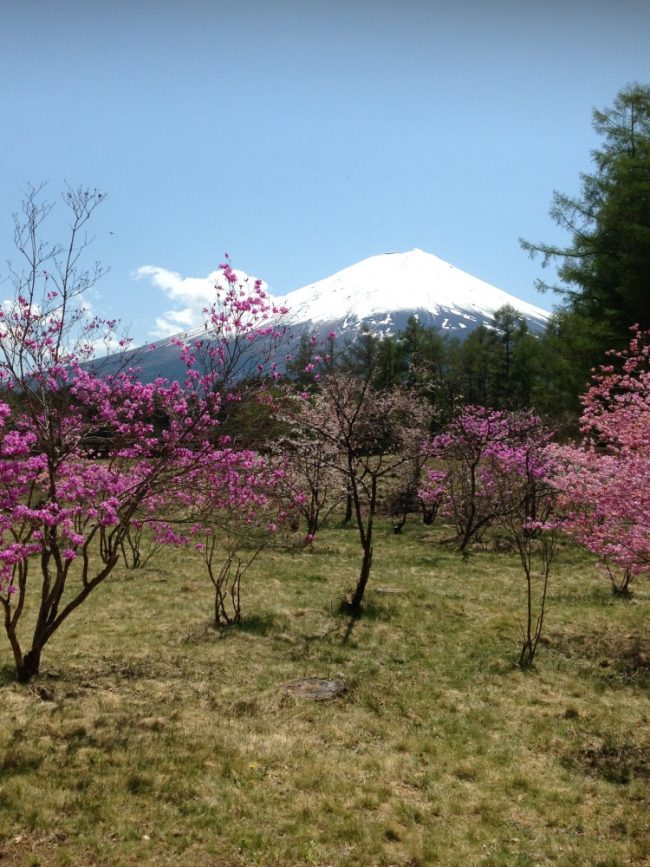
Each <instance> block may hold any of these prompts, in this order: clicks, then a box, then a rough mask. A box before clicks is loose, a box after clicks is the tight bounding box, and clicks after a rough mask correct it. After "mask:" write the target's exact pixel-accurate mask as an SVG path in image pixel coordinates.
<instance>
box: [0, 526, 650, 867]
mask: <svg viewBox="0 0 650 867" xmlns="http://www.w3.org/2000/svg"><path fill="white" fill-rule="evenodd" d="M444 536H445V528H444V527H442V528H437V527H433V528H431V527H424V526H423V525H422V524H421V523H419V522H418V521H417V520H415V519H413V520H412V522H410V523H408V524H407V525H406V527H405V528H404V531H403V533H402V534H401V535H395V534H393V532H392V530H391V528H390V526H389V524H388V522H385V523H382V522H380V523H379V524H378V527H377V538H376V543H375V558H374V565H373V573H372V576H371V579H370V583H369V585H368V590H367V595H366V604H365V610H364V614H363V616H362V617H361V618H360V619H357V620H353V619H350V618H349V617H348V616H347V615H345V614H342V613H340V611H339V603H340V600H341V598H342V597H343V595H344V594H345V593H346V592H347V591H349V590H350V589H351V588H352V587H353V586H354V583H355V580H356V578H357V574H358V568H359V562H360V552H359V546H358V537H357V535H356V532H355V531H354V530H353V529H345V528H341V527H339V526H332V527H331V528H328V529H325V530H324V531H323V532H322V533H320V534H319V535H318V537H317V538H316V541H315V543H314V545H313V546H312V548H311V549H303V550H301V551H282V550H274V551H267V552H266V553H265V554H263V555H261V556H260V557H259V558H258V559H257V560H256V561H255V562H254V564H253V565H252V566H251V569H250V571H249V572H248V573H247V574H246V576H245V578H244V581H243V584H242V604H243V615H244V617H243V622H242V623H241V624H240V625H238V626H233V627H229V628H225V629H222V630H220V631H217V630H215V628H214V627H213V625H212V622H211V614H212V607H213V597H212V588H211V585H210V583H209V581H208V579H207V576H206V575H205V574H204V571H203V568H202V564H201V560H200V557H199V555H198V554H196V553H195V552H193V551H191V550H184V549H173V550H165V551H162V552H161V553H159V554H158V555H157V556H156V557H154V558H153V559H152V560H151V561H149V563H148V564H147V565H146V566H145V567H144V568H142V569H137V570H131V571H130V570H127V569H126V568H124V567H120V568H119V569H117V570H116V571H115V573H114V576H113V577H111V578H110V579H109V580H108V581H107V582H106V583H105V584H104V585H102V587H100V588H99V589H98V590H97V591H96V592H95V593H94V594H92V595H91V597H90V598H89V600H88V601H87V602H86V603H85V604H84V605H83V606H82V607H81V608H80V609H79V611H78V612H75V614H74V615H73V616H72V617H71V618H70V619H69V621H67V622H66V624H65V625H64V626H63V627H62V628H61V629H60V631H59V632H58V633H57V635H56V636H55V637H54V639H53V640H52V642H51V643H50V644H49V645H48V646H47V648H46V650H45V653H44V657H43V663H42V670H41V674H40V675H39V676H38V677H36V678H35V679H34V680H33V681H32V682H31V683H30V684H29V685H28V686H21V685H18V684H17V683H16V682H15V680H14V675H13V671H12V668H11V665H10V662H11V660H10V654H9V649H8V646H6V645H5V646H4V647H3V650H2V656H1V657H0V661H1V662H2V664H3V665H4V666H5V668H3V669H2V672H1V673H0V674H1V678H2V679H1V680H0V715H1V725H0V864H1V865H3V867H4V865H32V867H35V865H136V864H140V865H149V864H151V865H215V867H248V865H283V867H291V865H323V867H325V865H336V867H343V865H346V867H348V865H359V867H371V865H386V867H388V865H395V867H421V865H435V864H441V865H479V864H480V865H493V867H498V865H504V867H505V865H513V867H514V865H517V867H528V865H530V867H532V865H546V864H552V865H566V867H568V865H575V867H583V865H592V867H596V865H600V867H617V865H648V864H650V689H649V687H650V636H649V635H648V623H649V622H650V617H649V615H650V585H649V584H648V583H647V581H645V580H643V579H641V580H639V582H638V583H637V584H636V585H633V587H634V593H633V595H632V597H631V598H630V599H627V600H626V599H620V598H615V597H614V596H613V595H612V594H611V591H610V589H609V586H608V583H607V580H606V579H605V578H604V577H603V576H602V575H601V574H600V573H599V571H598V570H597V568H596V566H595V564H594V563H593V561H592V559H591V558H589V557H587V556H586V555H585V554H583V553H581V552H580V551H578V550H576V549H575V548H573V547H572V546H569V545H568V544H567V545H566V546H564V547H562V548H561V550H560V553H559V557H558V561H557V564H556V566H555V568H554V571H553V573H552V576H551V585H550V593H549V599H548V607H547V615H546V626H545V631H544V637H543V639H542V643H541V645H540V647H539V649H538V653H537V656H536V659H535V664H534V666H533V667H531V668H530V669H528V670H525V671H522V670H521V669H519V668H518V667H517V665H516V661H517V658H518V655H519V645H520V640H521V626H522V623H523V617H524V607H525V585H524V580H523V574H522V572H521V568H520V566H519V563H518V560H517V557H516V555H515V554H513V553H511V552H508V551H507V550H502V546H501V545H499V544H498V540H497V539H494V538H492V539H489V538H488V540H487V541H486V543H485V545H483V546H482V550H478V551H475V552H474V553H472V555H471V556H470V557H468V558H462V557H460V556H459V555H458V554H457V553H456V552H454V551H453V550H452V549H450V548H449V547H447V546H444V545H441V544H440V541H441V539H442V538H443V537H444ZM306 677H318V678H325V679H329V680H337V681H342V682H343V683H344V684H345V692H343V693H342V694H340V695H338V696H336V697H334V698H332V699H331V700H327V701H312V700H309V699H306V698H304V697H302V696H301V695H300V694H298V693H296V692H295V691H293V690H291V689H288V688H287V686H286V684H287V683H290V682H292V681H293V680H295V679H298V678H306Z"/></svg>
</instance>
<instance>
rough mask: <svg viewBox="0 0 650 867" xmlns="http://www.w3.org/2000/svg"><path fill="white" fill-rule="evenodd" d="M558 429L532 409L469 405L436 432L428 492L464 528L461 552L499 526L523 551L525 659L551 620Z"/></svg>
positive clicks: (458, 531) (425, 491) (425, 492)
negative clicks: (548, 615) (548, 617)
mask: <svg viewBox="0 0 650 867" xmlns="http://www.w3.org/2000/svg"><path fill="white" fill-rule="evenodd" d="M551 437H552V433H551V431H550V430H548V429H547V428H546V427H545V426H544V425H543V424H542V422H541V420H540V419H539V418H538V417H537V416H535V415H534V414H532V413H530V412H517V413H506V412H497V411H495V410H489V409H485V408H484V407H477V406H467V407H465V408H464V409H462V410H461V411H460V413H459V414H458V415H457V417H456V418H455V419H454V420H453V421H452V422H451V424H450V425H449V426H448V428H447V430H446V431H444V432H443V433H442V434H439V435H438V436H437V437H435V438H434V439H433V441H432V443H431V447H430V453H431V455H432V456H433V458H434V459H435V460H436V462H437V464H438V466H437V468H435V469H431V470H429V471H428V479H427V483H426V484H425V485H424V486H423V488H422V490H421V492H420V496H421V497H422V498H424V499H428V500H430V501H431V502H434V503H439V502H441V501H442V508H443V510H444V513H445V514H446V515H447V516H448V517H449V518H451V520H452V521H453V523H454V525H455V527H456V537H457V540H458V547H459V550H461V551H463V552H465V551H466V548H467V546H468V545H469V544H470V542H472V541H473V540H476V539H477V538H479V537H480V534H481V533H482V532H483V531H484V530H485V529H486V528H487V527H488V526H490V525H492V524H495V523H496V524H498V525H499V526H500V527H501V529H502V530H503V531H504V532H505V534H506V536H507V538H508V539H509V540H510V542H511V543H512V544H513V546H514V548H515V549H516V551H517V553H518V555H519V559H520V562H521V566H522V569H523V572H524V577H525V581H526V616H525V621H524V628H523V641H522V645H521V650H520V655H519V664H520V665H521V666H522V667H523V666H527V665H530V664H531V663H532V662H533V659H534V657H535V653H536V650H537V646H538V644H539V640H540V638H541V634H542V628H543V624H544V615H545V606H546V596H547V591H548V580H549V574H550V569H551V565H552V562H553V558H554V554H555V548H556V535H557V529H558V526H557V521H556V519H555V517H554V510H555V491H554V488H553V486H552V484H551V477H552V476H553V473H554V471H555V463H554V460H553V458H552V453H551V451H550V450H549V443H550V440H551Z"/></svg>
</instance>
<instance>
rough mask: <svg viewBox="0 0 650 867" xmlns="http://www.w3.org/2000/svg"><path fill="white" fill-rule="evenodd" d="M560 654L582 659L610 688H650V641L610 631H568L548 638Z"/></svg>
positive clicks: (593, 674) (598, 678)
mask: <svg viewBox="0 0 650 867" xmlns="http://www.w3.org/2000/svg"><path fill="white" fill-rule="evenodd" d="M549 644H551V645H552V646H553V649H554V650H555V652H556V653H557V654H558V656H560V657H564V658H565V659H571V658H573V659H576V658H577V659H580V660H582V661H583V662H584V663H585V664H586V665H587V666H588V667H589V669H590V674H591V676H592V677H593V678H595V679H596V680H599V681H603V682H604V683H605V685H606V686H608V687H616V686H618V687H627V686H640V687H642V688H647V687H650V641H649V640H648V639H647V638H645V636H640V635H634V634H628V635H618V634H613V633H611V632H594V633H586V632H581V633H569V634H561V635H557V636H553V637H552V638H551V640H550V641H549Z"/></svg>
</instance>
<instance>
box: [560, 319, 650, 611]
mask: <svg viewBox="0 0 650 867" xmlns="http://www.w3.org/2000/svg"><path fill="white" fill-rule="evenodd" d="M609 355H610V358H611V362H610V363H608V364H606V365H603V366H601V367H600V368H599V369H598V370H597V371H595V372H594V375H593V377H592V384H591V386H590V388H589V389H588V390H587V392H586V394H585V395H584V396H583V398H582V406H583V413H582V418H581V430H582V433H583V435H584V439H583V441H582V442H581V443H580V444H579V445H573V446H563V447H561V448H560V447H558V449H557V452H556V458H557V460H558V461H559V462H560V464H561V471H560V472H558V473H557V475H556V476H555V478H554V485H555V487H556V489H557V491H558V499H559V505H560V508H561V509H562V512H563V515H564V527H565V530H566V531H567V532H568V533H569V534H570V536H571V537H572V538H573V539H574V540H575V541H576V542H578V544H580V545H582V546H583V547H584V548H586V549H587V550H589V551H591V552H593V553H594V554H596V556H597V557H598V558H599V560H600V562H601V563H602V565H603V567H604V568H605V569H606V571H607V572H608V574H609V577H610V579H611V582H612V588H613V590H614V592H615V593H620V594H625V593H628V592H629V585H630V582H631V581H632V579H633V578H634V576H635V575H638V574H641V573H648V572H650V332H643V331H640V330H638V329H636V328H635V329H633V336H632V339H631V340H630V343H629V346H628V347H627V348H626V349H624V350H623V351H621V352H611V353H609Z"/></svg>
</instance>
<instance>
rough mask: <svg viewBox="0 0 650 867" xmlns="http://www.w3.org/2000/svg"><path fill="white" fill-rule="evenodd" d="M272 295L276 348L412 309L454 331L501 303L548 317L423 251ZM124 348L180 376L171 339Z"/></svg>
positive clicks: (112, 361)
mask: <svg viewBox="0 0 650 867" xmlns="http://www.w3.org/2000/svg"><path fill="white" fill-rule="evenodd" d="M274 302H276V303H277V306H281V305H284V306H286V307H288V308H289V314H288V315H287V316H286V317H284V319H283V322H284V323H286V324H287V325H288V326H289V331H290V335H289V336H288V338H287V345H285V346H284V348H283V354H284V353H289V354H291V353H292V352H293V351H294V350H295V348H296V347H297V345H298V343H299V340H300V338H301V337H302V336H303V335H311V334H314V335H316V337H317V338H318V339H320V340H322V339H324V338H325V336H326V335H327V333H328V332H330V331H334V332H336V335H337V340H338V342H340V343H341V344H346V343H349V342H350V341H352V340H353V339H354V338H355V336H356V335H357V334H358V333H359V331H360V330H361V329H362V328H364V327H365V328H367V329H369V330H370V331H371V332H373V333H375V334H395V333H397V332H398V331H401V330H402V329H404V328H405V327H406V324H407V322H408V320H409V318H410V317H411V316H416V317H417V318H418V319H419V321H420V322H421V323H422V324H423V325H425V326H431V327H433V328H437V329H439V330H440V331H442V332H443V333H450V334H454V335H457V336H459V337H462V336H464V335H466V334H468V333H469V332H470V331H472V330H473V329H474V328H476V327H477V326H479V325H482V324H483V325H486V326H488V327H490V326H492V323H493V314H494V312H495V311H496V310H498V309H499V308H500V307H503V306H504V305H506V304H509V305H510V306H512V307H514V308H515V310H517V311H519V313H520V314H521V315H522V316H523V317H524V318H525V320H526V322H527V324H528V328H529V329H530V331H531V332H533V333H539V332H541V331H543V330H544V328H545V327H546V323H547V321H548V318H549V314H548V313H547V312H546V311H545V310H542V309H541V308H539V307H535V306H534V305H533V304H528V303H527V302H525V301H521V300H520V299H519V298H515V296H514V295H510V294H508V293H507V292H504V291H503V290H501V289H497V288H496V287H494V286H491V285H490V284H489V283H485V282H484V281H483V280H479V279H478V278H477V277H472V275H471V274H467V273H466V272H465V271H461V270H460V269H459V268H455V267H454V266H453V265H450V264H449V263H448V262H445V261H444V260H443V259H440V258H438V256H434V255H432V254H431V253H425V252H424V251H423V250H410V251H409V252H407V253H384V254H383V255H379V256H371V257H370V258H369V259H364V260H363V261H362V262H358V263H357V264H356V265H351V266H350V267H349V268H344V269H343V270H342V271H338V272H337V273H336V274H333V275H332V276H331V277H326V278H325V279H324V280H319V281H317V282H316V283H310V284H309V285H308V286H303V287H302V288H301V289H296V290H295V291H294V292H290V293H289V294H288V295H285V296H284V297H282V298H274ZM178 336H180V337H182V338H184V339H186V340H192V339H194V338H198V337H201V338H204V337H205V331H204V329H203V328H200V329H198V330H194V331H190V332H184V333H181V334H179V335H178ZM129 354H130V355H132V356H133V363H134V364H136V365H137V366H138V367H139V369H140V376H141V377H142V379H144V380H152V379H155V378H156V377H157V376H164V377H167V378H169V379H175V378H180V377H182V376H183V375H184V367H183V365H182V364H181V363H180V362H179V360H178V348H177V347H176V345H175V344H174V342H173V338H168V339H166V340H161V341H158V342H157V343H156V344H155V345H154V348H152V349H149V350H142V351H139V350H135V352H133V353H129ZM120 360H122V361H123V360H124V357H123V356H111V357H110V358H108V359H104V360H103V361H102V362H99V363H98V369H101V370H103V371H105V372H110V371H111V370H112V369H114V368H115V367H117V365H118V364H119V363H120ZM253 361H254V359H253ZM252 366H253V368H254V364H253V365H252Z"/></svg>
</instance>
